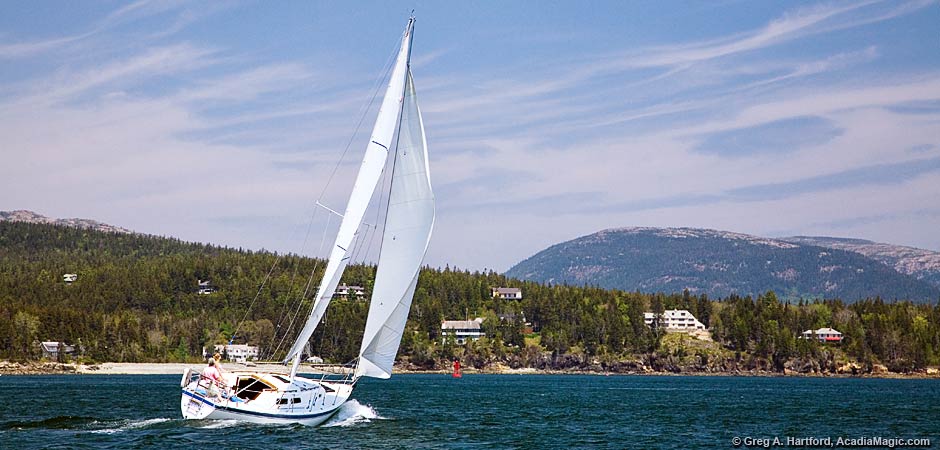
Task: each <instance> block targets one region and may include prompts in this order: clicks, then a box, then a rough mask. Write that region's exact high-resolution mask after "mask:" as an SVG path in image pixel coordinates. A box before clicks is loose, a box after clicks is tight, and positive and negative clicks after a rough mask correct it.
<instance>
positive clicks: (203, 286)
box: [196, 280, 215, 295]
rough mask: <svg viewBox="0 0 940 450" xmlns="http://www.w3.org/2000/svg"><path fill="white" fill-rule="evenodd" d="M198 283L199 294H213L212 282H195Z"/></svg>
mask: <svg viewBox="0 0 940 450" xmlns="http://www.w3.org/2000/svg"><path fill="white" fill-rule="evenodd" d="M196 281H198V283H199V294H201V295H209V294H211V293H213V292H215V287H213V286H212V282H211V281H209V280H196Z"/></svg>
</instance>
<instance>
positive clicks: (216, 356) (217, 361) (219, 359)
mask: <svg viewBox="0 0 940 450" xmlns="http://www.w3.org/2000/svg"><path fill="white" fill-rule="evenodd" d="M212 359H214V360H215V368H216V369H218V371H219V375H223V374H225V369H223V368H222V355H220V354H219V352H216V353H215V354H214V355H212Z"/></svg>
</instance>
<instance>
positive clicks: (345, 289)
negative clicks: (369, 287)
mask: <svg viewBox="0 0 940 450" xmlns="http://www.w3.org/2000/svg"><path fill="white" fill-rule="evenodd" d="M365 296H366V289H365V288H364V287H362V286H347V285H346V283H343V284H341V285H339V286H336V290H335V291H333V297H342V298H345V299H348V298H350V297H354V298H355V299H356V300H360V299H362V298H364V297H365Z"/></svg>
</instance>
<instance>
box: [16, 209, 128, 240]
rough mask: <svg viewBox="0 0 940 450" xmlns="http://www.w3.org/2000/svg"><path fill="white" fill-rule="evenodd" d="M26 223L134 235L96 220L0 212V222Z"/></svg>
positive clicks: (19, 211)
mask: <svg viewBox="0 0 940 450" xmlns="http://www.w3.org/2000/svg"><path fill="white" fill-rule="evenodd" d="M4 221H7V222H26V223H45V224H52V225H60V226H66V227H72V228H80V229H86V230H96V231H104V232H110V233H125V234H128V233H134V231H131V230H128V229H127V228H122V227H119V226H115V225H110V224H107V223H103V222H98V221H97V220H91V219H79V218H70V219H55V218H51V217H46V216H44V215H42V214H39V213H37V212H33V211H30V210H26V209H17V210H13V211H0V222H4Z"/></svg>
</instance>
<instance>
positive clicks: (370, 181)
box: [284, 19, 414, 362]
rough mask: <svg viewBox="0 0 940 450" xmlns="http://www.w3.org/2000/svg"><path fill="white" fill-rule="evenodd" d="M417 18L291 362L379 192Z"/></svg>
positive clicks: (319, 313)
mask: <svg viewBox="0 0 940 450" xmlns="http://www.w3.org/2000/svg"><path fill="white" fill-rule="evenodd" d="M413 24H414V20H413V19H412V20H409V21H408V26H407V27H406V28H405V34H404V36H403V37H402V43H401V50H399V52H398V58H397V59H396V61H395V66H394V67H393V69H392V75H391V78H390V79H389V83H388V89H386V91H385V98H384V99H383V100H382V106H381V107H380V108H379V114H378V117H376V119H375V126H374V127H373V129H372V137H371V138H370V139H369V144H368V146H367V147H366V154H365V157H364V158H363V160H362V165H361V166H360V167H359V175H357V176H356V182H355V184H353V190H352V193H351V194H350V196H349V202H348V203H347V204H346V212H345V214H343V221H342V223H341V224H340V227H339V232H338V233H337V235H336V242H335V243H334V244H333V248H332V251H331V252H330V259H329V262H328V263H327V265H326V269H325V270H324V272H323V279H322V280H320V286H319V287H318V288H317V294H316V297H315V300H314V303H313V309H312V310H311V311H310V316H309V317H308V318H307V323H306V324H304V328H303V329H302V330H301V331H300V334H299V335H298V336H297V340H296V341H294V345H293V346H292V347H291V349H290V351H288V352H287V356H285V358H284V361H285V362H287V361H289V360H291V359H292V358H294V357H295V356H298V355H299V354H300V352H301V351H302V350H303V348H304V345H306V343H307V341H308V340H309V339H310V336H312V335H313V331H314V330H315V329H316V327H317V324H319V323H320V319H321V318H322V317H323V313H324V312H325V311H326V307H327V306H329V304H330V299H331V298H332V297H333V291H334V290H336V285H337V284H338V283H339V279H340V277H341V276H342V275H343V270H345V269H346V264H347V262H348V261H349V257H350V256H349V255H348V253H349V250H351V248H350V245H351V244H352V241H353V239H354V238H355V237H356V233H357V232H358V229H359V225H360V224H361V223H362V217H363V215H364V214H365V212H366V208H368V206H369V201H370V200H371V199H372V195H373V194H374V193H375V187H376V185H377V184H378V182H379V178H380V177H381V176H382V170H383V169H384V168H385V161H386V160H387V159H388V151H389V148H390V147H391V146H392V140H393V138H394V133H395V126H396V125H397V124H398V120H399V116H400V113H401V103H402V96H403V92H404V86H405V78H406V75H407V72H408V60H409V58H410V57H411V36H412V25H413Z"/></svg>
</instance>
